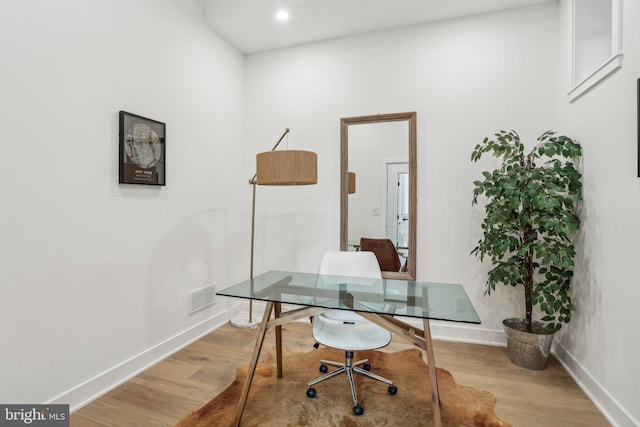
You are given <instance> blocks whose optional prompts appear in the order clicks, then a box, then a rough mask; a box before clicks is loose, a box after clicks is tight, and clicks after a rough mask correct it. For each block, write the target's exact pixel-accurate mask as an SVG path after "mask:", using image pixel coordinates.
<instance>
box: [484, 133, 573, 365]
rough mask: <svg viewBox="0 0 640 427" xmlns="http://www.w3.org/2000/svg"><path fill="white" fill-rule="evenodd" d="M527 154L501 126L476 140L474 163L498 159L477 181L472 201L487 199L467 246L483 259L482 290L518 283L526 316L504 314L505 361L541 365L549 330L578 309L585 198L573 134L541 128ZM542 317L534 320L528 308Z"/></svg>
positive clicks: (488, 291)
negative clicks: (578, 240) (578, 238)
mask: <svg viewBox="0 0 640 427" xmlns="http://www.w3.org/2000/svg"><path fill="white" fill-rule="evenodd" d="M537 141H538V143H537V144H536V145H535V147H533V149H532V150H531V151H529V152H528V153H525V147H524V145H523V144H522V143H521V142H520V137H519V136H518V134H517V133H516V132H515V131H513V130H512V131H510V132H506V131H500V132H498V133H496V134H495V138H494V139H489V138H485V139H484V141H483V142H482V143H481V144H478V145H477V146H476V147H475V149H474V150H473V153H472V154H471V160H472V161H473V162H476V161H478V160H480V158H481V157H482V155H483V154H485V153H488V154H491V155H493V156H494V157H495V158H497V159H500V160H501V161H502V164H501V165H500V166H499V167H498V168H497V169H495V170H493V171H492V172H482V175H483V177H484V179H483V180H480V181H475V182H474V190H473V204H474V205H475V204H477V203H478V201H479V198H480V197H481V196H483V197H484V198H485V199H486V205H485V218H484V220H483V222H482V231H483V236H482V238H481V239H480V240H479V241H478V243H477V245H476V246H475V248H474V249H473V250H472V252H471V253H472V254H474V255H475V256H476V257H477V258H479V259H480V261H482V260H484V258H485V257H486V258H488V259H489V260H490V261H491V264H492V268H491V270H490V271H489V273H488V278H487V282H486V290H485V295H487V294H491V292H493V291H495V289H496V285H497V284H503V285H508V286H514V287H517V286H522V288H523V290H524V301H523V302H524V304H523V307H524V317H523V318H522V319H506V320H504V322H503V324H504V326H505V331H506V333H507V347H508V352H509V358H510V359H511V361H512V362H513V363H515V364H517V365H520V366H523V367H526V368H529V369H544V368H545V367H546V364H547V358H548V355H549V351H550V348H551V342H552V339H553V334H554V333H555V332H557V331H558V330H559V329H560V328H561V327H562V325H563V324H564V323H568V322H569V321H570V320H571V314H572V312H573V311H574V310H575V309H576V307H575V306H574V305H573V304H572V302H571V297H570V295H569V289H570V285H571V279H572V277H573V267H574V257H575V249H574V245H573V243H572V239H573V237H574V236H575V234H576V231H577V230H578V229H579V227H580V218H579V217H578V216H577V215H576V204H577V202H578V201H580V200H581V199H582V175H581V174H580V172H579V171H578V170H577V169H576V166H575V163H574V161H575V160H577V159H579V158H580V157H581V155H582V148H581V147H580V145H579V144H578V143H576V142H575V141H574V140H572V139H571V138H568V137H566V136H556V134H555V133H554V132H551V131H548V132H545V133H543V134H542V135H541V136H540V137H538V139H537ZM534 307H537V309H538V310H539V312H540V313H541V314H542V318H541V319H540V320H539V321H536V320H532V315H533V308H534Z"/></svg>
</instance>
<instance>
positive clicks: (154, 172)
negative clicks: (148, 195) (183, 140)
mask: <svg viewBox="0 0 640 427" xmlns="http://www.w3.org/2000/svg"><path fill="white" fill-rule="evenodd" d="M166 143H167V138H166V125H165V124H164V123H162V122H158V121H156V120H152V119H148V118H146V117H142V116H138V115H135V114H131V113H127V112H126V111H120V179H119V182H120V183H121V184H146V185H166V145H167V144H166Z"/></svg>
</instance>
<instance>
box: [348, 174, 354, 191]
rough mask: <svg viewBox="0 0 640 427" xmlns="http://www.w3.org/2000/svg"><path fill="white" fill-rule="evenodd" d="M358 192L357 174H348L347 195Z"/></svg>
mask: <svg viewBox="0 0 640 427" xmlns="http://www.w3.org/2000/svg"><path fill="white" fill-rule="evenodd" d="M355 192H356V173H355V172H347V193H348V194H354V193H355Z"/></svg>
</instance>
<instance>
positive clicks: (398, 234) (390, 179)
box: [385, 162, 409, 249]
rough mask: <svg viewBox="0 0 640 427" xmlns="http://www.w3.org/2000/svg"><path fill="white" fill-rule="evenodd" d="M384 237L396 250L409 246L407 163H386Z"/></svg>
mask: <svg viewBox="0 0 640 427" xmlns="http://www.w3.org/2000/svg"><path fill="white" fill-rule="evenodd" d="M386 177H387V191H386V195H387V201H386V215H385V216H386V225H385V237H386V238H387V239H390V240H391V241H392V242H394V243H395V245H396V247H398V248H405V249H406V248H408V246H409V163H408V162H401V163H387V164H386Z"/></svg>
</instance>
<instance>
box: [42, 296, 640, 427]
mask: <svg viewBox="0 0 640 427" xmlns="http://www.w3.org/2000/svg"><path fill="white" fill-rule="evenodd" d="M264 307H265V305H264V303H254V307H253V310H254V313H256V314H258V315H261V314H262V312H263V311H264ZM247 308H248V304H247V303H246V302H240V303H238V304H235V305H233V306H232V307H231V308H229V309H227V310H223V311H222V312H220V313H217V314H216V315H214V316H212V317H211V318H209V319H206V320H205V321H203V322H201V323H198V324H197V325H194V326H193V327H191V328H189V329H187V330H185V331H183V332H181V333H179V334H177V335H175V336H173V337H171V338H169V339H167V340H165V341H163V342H162V343H160V344H158V345H156V346H154V347H152V348H150V349H149V350H146V351H144V352H142V353H140V354H138V355H136V356H134V357H132V358H130V359H129V360H126V361H124V362H122V363H120V364H119V365H117V366H115V367H113V368H111V369H109V370H107V371H105V372H103V373H102V374H99V375H97V376H95V377H94V378H92V379H90V380H88V381H86V382H85V383H83V384H80V385H78V386H76V387H74V388H73V389H71V390H69V391H67V392H65V393H62V394H61V395H59V396H58V397H56V398H54V399H52V400H51V401H50V402H47V403H65V404H69V406H70V411H71V412H74V411H76V410H78V409H80V408H81V407H83V406H84V405H86V404H88V403H90V402H92V401H93V400H95V399H97V398H98V397H100V396H102V395H104V394H105V393H107V392H109V391H111V390H113V389H114V388H116V387H118V386H119V385H121V384H123V383H124V382H126V381H128V380H129V379H131V378H133V377H134V376H136V375H138V374H139V373H141V372H142V371H144V370H145V369H147V368H149V367H150V366H152V365H154V364H155V363H157V362H159V361H161V360H163V359H165V358H166V357H168V356H169V355H171V354H173V353H175V352H176V351H178V350H180V349H181V348H183V347H185V346H187V345H189V344H190V343H192V342H194V341H196V340H197V339H199V338H201V337H202V336H204V335H206V334H208V333H210V332H211V331H212V330H214V329H216V328H218V327H220V326H222V325H223V324H224V323H226V322H227V321H229V320H230V319H231V318H232V317H233V316H234V315H236V314H237V313H238V312H240V311H241V310H246V309H247ZM283 308H284V309H288V308H290V307H283ZM402 319H403V321H405V322H406V323H408V324H410V325H413V326H415V327H417V328H419V329H422V320H421V319H416V318H406V317H403V318H402ZM302 321H306V320H305V319H302ZM430 328H431V335H432V337H433V338H434V339H436V340H445V341H461V342H468V343H473V344H483V345H492V346H505V345H506V337H505V333H504V331H503V330H491V329H483V328H481V327H478V326H470V325H467V324H463V323H452V322H442V321H437V320H433V321H431V323H430ZM552 352H553V354H554V355H555V357H556V358H557V359H558V360H559V361H560V363H561V364H562V365H563V366H564V368H565V369H566V370H567V372H569V374H570V375H571V377H572V378H573V379H574V381H576V383H577V384H578V386H579V387H580V388H581V389H582V390H583V391H584V392H585V394H587V396H589V398H590V399H591V400H592V401H593V402H594V404H595V405H596V407H597V408H598V409H599V410H600V411H601V412H602V413H603V415H604V416H605V417H606V418H607V420H608V421H609V422H610V423H611V424H612V425H613V426H616V427H635V426H638V425H640V423H638V422H637V421H636V420H633V418H632V417H631V416H630V415H629V414H628V413H627V412H626V411H625V410H624V409H623V408H622V407H621V406H620V405H619V404H618V402H616V401H615V399H613V398H612V397H611V395H610V394H609V393H608V392H607V391H606V390H605V389H604V388H603V387H602V386H601V385H600V384H599V383H598V382H597V381H596V380H595V379H594V378H593V377H592V376H591V375H590V374H589V373H588V372H587V371H586V370H585V369H584V367H583V366H582V365H581V364H580V363H579V362H578V361H577V360H576V359H575V358H574V357H573V356H572V355H571V354H569V353H568V352H567V351H566V350H565V349H564V348H563V347H561V346H559V345H555V346H554V348H553V351H552Z"/></svg>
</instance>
